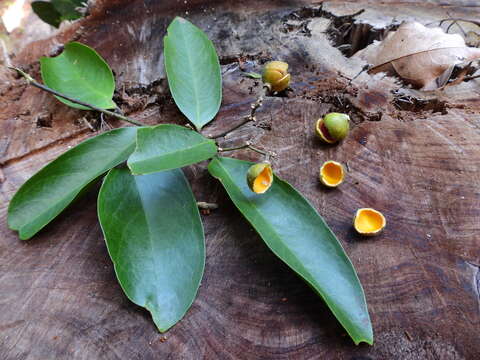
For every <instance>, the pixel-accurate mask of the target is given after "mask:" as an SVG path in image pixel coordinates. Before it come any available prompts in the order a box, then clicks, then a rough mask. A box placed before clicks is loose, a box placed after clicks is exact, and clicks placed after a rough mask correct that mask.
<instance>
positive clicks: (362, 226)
mask: <svg viewBox="0 0 480 360" xmlns="http://www.w3.org/2000/svg"><path fill="white" fill-rule="evenodd" d="M385 225H387V221H386V220H385V216H383V214H382V213H381V212H379V211H377V210H374V209H371V208H363V209H358V210H357V212H356V213H355V217H354V219H353V226H354V228H355V230H356V231H357V232H358V233H359V234H361V235H366V236H374V235H378V234H379V233H380V232H381V231H382V230H383V228H384V227H385Z"/></svg>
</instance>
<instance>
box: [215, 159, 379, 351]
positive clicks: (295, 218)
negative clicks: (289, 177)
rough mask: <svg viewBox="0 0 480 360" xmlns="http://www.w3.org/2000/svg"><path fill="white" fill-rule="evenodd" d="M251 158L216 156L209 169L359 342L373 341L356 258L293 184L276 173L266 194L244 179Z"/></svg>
mask: <svg viewBox="0 0 480 360" xmlns="http://www.w3.org/2000/svg"><path fill="white" fill-rule="evenodd" d="M251 165H252V163H250V162H246V161H241V160H236V159H231V158H214V159H213V160H212V161H211V163H210V164H209V167H208V170H209V171H210V174H212V176H214V177H216V178H218V179H219V180H220V181H221V182H222V184H223V186H224V187H225V189H226V190H227V192H228V194H229V196H230V198H231V199H232V201H233V203H234V204H235V205H236V206H237V208H238V209H239V210H240V212H241V213H242V214H243V215H244V216H245V217H246V218H247V220H248V221H249V222H250V223H251V224H252V225H253V227H254V228H255V230H257V232H258V233H259V234H260V236H261V237H262V239H263V240H264V241H265V243H266V244H267V245H268V247H269V248H270V249H271V250H272V251H273V252H274V253H275V255H277V256H278V257H279V258H280V259H282V260H283V261H284V262H285V263H286V264H288V265H289V266H290V267H291V268H292V269H293V270H294V271H295V272H296V273H297V274H299V275H300V276H301V277H302V278H303V279H304V280H305V281H306V282H307V283H308V284H309V285H310V286H311V287H312V288H313V289H314V290H315V291H316V292H317V293H318V294H319V295H320V296H321V297H322V298H323V300H324V301H325V302H326V304H327V305H328V307H329V308H330V310H331V311H332V312H333V314H334V315H335V316H336V318H337V319H338V320H339V321H340V323H341V324H342V325H343V327H344V328H345V329H346V330H347V332H348V333H349V334H350V336H351V338H352V339H353V341H354V342H355V343H356V344H358V343H360V342H362V341H364V342H366V343H369V344H372V343H373V332H372V325H371V322H370V317H369V314H368V309H367V304H366V301H365V295H364V293H363V289H362V286H361V284H360V281H359V279H358V277H357V274H356V272H355V269H354V268H353V265H352V263H351V262H350V260H349V259H348V257H347V255H346V254H345V251H344V250H343V248H342V246H341V244H340V243H339V241H338V240H337V238H336V237H335V235H334V234H333V232H332V231H331V230H330V228H329V227H328V226H327V224H326V223H325V221H324V220H323V219H322V217H321V216H320V215H319V214H318V213H317V212H316V210H315V209H314V208H313V207H312V206H311V205H310V204H309V203H308V201H307V200H306V199H305V198H304V197H302V195H301V194H300V193H298V192H297V191H296V190H295V189H294V188H293V187H292V186H291V185H290V184H288V183H287V182H285V181H282V180H281V179H279V178H277V177H275V179H274V182H273V184H272V186H271V188H270V189H269V190H268V191H267V192H266V193H265V194H262V195H258V194H255V193H253V192H252V191H250V189H249V188H248V186H247V182H246V180H245V176H246V173H247V171H248V168H249V167H250V166H251Z"/></svg>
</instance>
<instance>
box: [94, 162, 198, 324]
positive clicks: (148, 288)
mask: <svg viewBox="0 0 480 360" xmlns="http://www.w3.org/2000/svg"><path fill="white" fill-rule="evenodd" d="M98 217H99V219H100V224H101V226H102V229H103V233H104V236H105V240H106V243H107V247H108V252H109V254H110V257H111V259H112V261H113V264H114V266H115V273H116V274H117V278H118V281H119V282H120V285H121V286H122V289H123V291H124V292H125V294H126V295H127V297H128V298H129V299H130V300H131V301H132V302H134V303H135V304H137V305H140V306H142V307H144V308H146V309H147V310H148V311H150V313H151V314H152V317H153V321H154V322H155V325H156V326H157V328H158V329H159V330H160V331H162V332H164V331H166V330H168V329H169V328H170V327H171V326H173V325H174V324H175V323H176V322H177V321H179V320H180V319H181V318H182V317H183V316H184V315H185V313H186V311H187V310H188V308H189V307H190V305H191V304H192V302H193V300H194V299H195V295H196V293H197V290H198V287H199V285H200V281H201V279H202V275H203V269H204V264H205V241H204V235H203V228H202V223H201V221H200V215H199V213H198V208H197V204H196V202H195V198H194V197H193V194H192V191H191V190H190V186H189V185H188V182H187V180H186V179H185V176H184V175H183V172H182V171H181V170H180V169H175V170H170V171H163V172H158V173H155V174H150V175H140V176H133V175H132V174H130V172H129V171H128V169H125V168H123V169H112V170H110V172H109V173H108V175H107V176H106V177H105V180H104V182H103V185H102V188H101V189H100V195H99V197H98Z"/></svg>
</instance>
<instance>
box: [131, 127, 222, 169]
mask: <svg viewBox="0 0 480 360" xmlns="http://www.w3.org/2000/svg"><path fill="white" fill-rule="evenodd" d="M216 153H217V146H216V145H215V141H213V140H210V139H207V138H206V137H204V136H202V135H200V134H199V133H197V132H196V131H193V130H189V129H187V128H184V127H183V126H178V125H168V124H162V125H157V126H153V127H145V128H142V129H139V130H138V132H137V147H136V149H135V152H134V153H133V154H132V155H131V156H130V158H129V159H128V167H129V168H130V170H131V171H132V173H133V174H135V175H139V174H150V173H154V172H157V171H163V170H170V169H176V168H180V167H183V166H187V165H191V164H195V163H197V162H199V161H203V160H207V159H210V158H211V157H213V156H214V155H215V154H216Z"/></svg>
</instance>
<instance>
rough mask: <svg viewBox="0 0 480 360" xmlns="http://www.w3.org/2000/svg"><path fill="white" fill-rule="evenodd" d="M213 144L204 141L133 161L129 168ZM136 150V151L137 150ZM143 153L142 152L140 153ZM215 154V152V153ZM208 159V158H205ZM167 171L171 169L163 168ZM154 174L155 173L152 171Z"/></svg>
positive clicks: (210, 141) (209, 141)
mask: <svg viewBox="0 0 480 360" xmlns="http://www.w3.org/2000/svg"><path fill="white" fill-rule="evenodd" d="M212 143H213V144H214V142H213V141H212V140H206V141H203V142H201V143H199V144H197V145H194V146H190V147H186V148H183V149H181V150H177V151H170V152H166V153H163V154H162V155H157V156H150V157H148V158H145V159H142V160H135V161H132V162H131V163H130V166H133V165H135V164H136V165H137V166H138V165H144V164H145V163H146V162H149V161H154V160H155V159H159V158H162V157H167V156H172V155H175V154H177V155H178V154H183V153H185V152H188V151H191V150H195V149H197V148H199V147H202V146H205V145H208V144H212ZM137 150H138V149H137ZM142 152H143V151H142ZM215 152H216V151H215ZM207 159H208V158H207ZM168 169H171V168H165V170H168ZM153 172H155V171H153ZM142 174H147V173H142Z"/></svg>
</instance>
